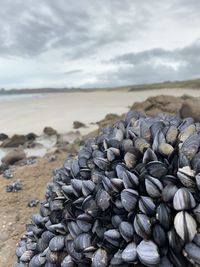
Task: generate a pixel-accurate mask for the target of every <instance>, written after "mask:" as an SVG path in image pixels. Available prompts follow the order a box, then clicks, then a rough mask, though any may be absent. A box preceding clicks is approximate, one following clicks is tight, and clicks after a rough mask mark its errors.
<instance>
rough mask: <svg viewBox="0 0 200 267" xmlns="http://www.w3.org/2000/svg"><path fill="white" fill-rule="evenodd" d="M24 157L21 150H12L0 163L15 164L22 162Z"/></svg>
mask: <svg viewBox="0 0 200 267" xmlns="http://www.w3.org/2000/svg"><path fill="white" fill-rule="evenodd" d="M25 157H26V155H25V153H24V151H23V149H21V148H14V149H13V150H12V151H10V152H8V154H7V155H6V156H4V157H3V158H2V159H1V161H2V163H6V164H9V165H11V164H14V163H15V162H17V161H19V160H22V159H24V158H25Z"/></svg>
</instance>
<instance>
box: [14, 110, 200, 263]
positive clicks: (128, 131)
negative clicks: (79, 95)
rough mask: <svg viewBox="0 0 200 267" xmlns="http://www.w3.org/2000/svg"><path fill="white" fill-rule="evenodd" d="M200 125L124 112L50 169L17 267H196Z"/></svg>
mask: <svg viewBox="0 0 200 267" xmlns="http://www.w3.org/2000/svg"><path fill="white" fill-rule="evenodd" d="M199 148H200V123H195V122H194V120H193V119H192V118H186V119H184V120H182V119H180V118H178V117H174V116H173V117H172V116H166V115H160V116H157V117H146V116H144V115H141V114H139V113H138V112H129V113H128V114H127V115H126V117H125V120H121V121H118V122H117V123H116V124H115V125H114V126H110V127H108V128H106V129H104V130H103V131H102V133H101V135H99V136H98V137H96V138H95V139H90V140H88V141H87V142H86V143H85V145H84V147H82V148H81V149H80V151H79V153H78V156H77V158H75V159H72V158H68V159H67V160H66V161H65V162H64V166H63V168H61V169H58V170H55V175H54V178H53V182H52V183H50V184H49V185H48V186H47V191H46V200H45V201H44V202H43V203H42V204H41V207H40V213H39V214H35V215H33V217H32V223H31V224H29V225H27V231H26V233H25V235H24V236H23V237H22V239H21V241H20V242H19V244H18V246H17V249H16V255H17V258H18V263H16V265H15V267H24V266H29V267H42V266H44V267H58V266H61V267H75V266H79V267H87V266H92V267H107V266H110V267H111V266H112V267H113V266H123V267H128V266H138V267H139V266H150V267H153V266H161V267H171V266H176V267H185V266H200V233H198V228H199V225H200V193H199V192H200V151H199Z"/></svg>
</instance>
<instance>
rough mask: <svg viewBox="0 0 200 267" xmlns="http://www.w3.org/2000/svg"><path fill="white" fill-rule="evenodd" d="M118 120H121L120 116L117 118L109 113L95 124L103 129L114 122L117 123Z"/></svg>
mask: <svg viewBox="0 0 200 267" xmlns="http://www.w3.org/2000/svg"><path fill="white" fill-rule="evenodd" d="M120 119H121V116H119V115H117V114H112V113H110V114H107V115H106V116H105V118H104V119H103V120H101V121H98V122H97V124H98V126H99V127H100V128H104V127H107V126H108V125H110V124H113V123H115V122H116V121H118V120H120Z"/></svg>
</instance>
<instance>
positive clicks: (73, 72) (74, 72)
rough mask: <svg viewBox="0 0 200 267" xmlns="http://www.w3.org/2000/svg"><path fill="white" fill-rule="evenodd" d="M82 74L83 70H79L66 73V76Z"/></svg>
mask: <svg viewBox="0 0 200 267" xmlns="http://www.w3.org/2000/svg"><path fill="white" fill-rule="evenodd" d="M80 72H82V70H81V69H77V70H69V71H66V72H65V73H64V74H65V75H72V74H77V73H80Z"/></svg>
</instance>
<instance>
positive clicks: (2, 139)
mask: <svg viewBox="0 0 200 267" xmlns="http://www.w3.org/2000/svg"><path fill="white" fill-rule="evenodd" d="M7 138H8V135H7V134H4V133H0V141H4V140H6V139H7Z"/></svg>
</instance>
